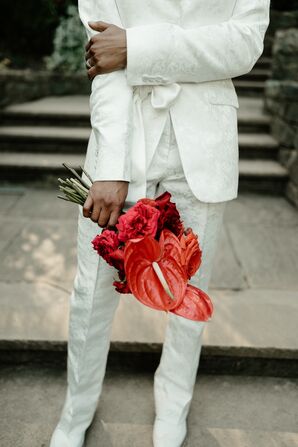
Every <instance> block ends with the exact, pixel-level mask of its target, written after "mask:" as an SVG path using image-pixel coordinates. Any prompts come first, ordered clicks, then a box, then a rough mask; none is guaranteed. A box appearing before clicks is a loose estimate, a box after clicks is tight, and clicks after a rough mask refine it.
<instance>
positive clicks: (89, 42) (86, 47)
mask: <svg viewBox="0 0 298 447" xmlns="http://www.w3.org/2000/svg"><path fill="white" fill-rule="evenodd" d="M91 45H92V41H91V39H89V40H88V42H87V43H86V45H85V50H86V51H89V49H90V47H91Z"/></svg>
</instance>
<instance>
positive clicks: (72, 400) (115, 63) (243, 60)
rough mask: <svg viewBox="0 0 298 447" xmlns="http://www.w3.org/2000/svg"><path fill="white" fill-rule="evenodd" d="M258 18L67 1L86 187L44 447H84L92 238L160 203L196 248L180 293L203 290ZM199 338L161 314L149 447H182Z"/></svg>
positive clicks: (98, 348)
mask: <svg viewBox="0 0 298 447" xmlns="http://www.w3.org/2000/svg"><path fill="white" fill-rule="evenodd" d="M269 9H270V0H220V1H219V0H208V1H207V0H187V1H182V0H79V14H80V17H81V20H82V22H83V24H84V26H85V28H86V31H87V35H88V38H89V39H90V41H89V43H88V45H87V47H86V51H87V55H86V60H87V62H86V64H87V68H88V74H89V78H90V79H92V91H91V96H90V109H91V125H92V131H91V135H90V139H89V144H88V148H87V154H86V161H85V168H86V170H87V171H88V172H89V173H90V175H91V176H92V178H93V179H94V183H93V186H92V188H91V191H90V194H89V196H88V198H87V200H86V203H85V205H84V207H83V208H82V207H79V221H78V247H77V249H78V250H77V252H78V255H77V260H78V266H77V273H76V277H75V281H74V287H73V292H72V295H71V300H70V321H69V338H68V358H67V360H68V362H67V385H68V386H67V393H66V399H65V402H64V406H63V409H62V413H61V415H60V419H59V422H58V424H57V426H56V428H55V430H54V432H53V434H52V437H51V443H50V447H82V446H83V444H84V438H85V432H86V429H87V428H88V427H89V425H90V424H91V422H92V419H93V416H94V412H95V410H96V407H97V403H98V399H99V397H100V394H101V389H102V383H103V379H104V375H105V370H106V361H107V355H108V351H109V346H110V331H111V326H112V321H113V317H114V314H115V311H116V309H117V306H118V303H119V297H120V294H119V293H117V292H116V291H115V290H114V288H113V286H112V282H113V277H114V274H115V271H114V269H113V267H111V266H109V265H107V264H106V263H105V262H104V261H103V260H102V259H100V258H99V257H98V255H97V254H96V253H95V251H94V250H93V249H92V247H91V244H90V241H91V240H92V238H93V237H94V236H95V235H96V234H98V232H99V231H98V230H99V227H105V226H110V225H114V224H115V223H116V221H117V218H118V217H119V214H120V212H121V210H122V209H123V210H125V209H126V208H128V207H129V206H131V205H132V204H133V203H135V202H136V200H138V199H139V198H141V197H145V196H147V197H154V196H157V195H159V194H160V193H162V192H164V191H165V190H168V191H169V192H170V193H171V194H172V198H173V201H175V202H176V204H177V206H178V209H179V211H180V213H181V217H182V219H183V220H184V223H185V225H186V226H190V227H192V228H193V230H194V232H195V233H197V234H198V235H199V241H200V245H201V248H202V251H203V261H202V265H201V267H200V269H199V270H198V272H197V274H196V275H195V276H194V277H193V278H192V280H191V282H193V284H195V285H197V286H198V287H200V288H201V289H203V290H205V291H207V290H208V284H209V279H210V275H211V269H212V261H213V258H214V253H215V248H216V241H217V237H218V233H219V231H220V228H221V224H222V218H223V213H224V209H225V204H226V202H227V201H229V200H232V199H234V198H236V197H237V192H238V157H239V154H238V152H239V148H238V132H237V130H238V129H237V108H238V107H239V103H238V98H237V94H236V92H235V88H234V85H233V82H232V80H231V78H233V77H236V76H240V75H243V74H245V73H247V72H249V71H250V70H251V68H252V67H253V66H254V64H255V63H256V61H257V59H258V58H259V57H260V55H261V54H262V52H263V46H264V36H265V32H266V29H267V27H268V24H269ZM95 21H96V23H94V22H95ZM90 22H93V23H90ZM122 298H123V296H122ZM204 326H205V323H204V322H202V321H192V320H188V319H186V318H184V317H180V316H177V315H175V314H172V313H169V314H168V323H167V328H166V333H165V338H164V343H163V349H162V355H161V359H160V363H159V366H158V368H157V370H156V372H155V374H154V397H155V412H156V416H155V420H154V426H153V445H154V447H181V446H182V444H183V442H184V440H185V438H186V434H187V415H188V412H189V408H190V404H191V400H192V396H193V389H194V384H195V380H196V374H197V369H198V365H199V358H200V352H201V338H202V333H203V329H204ZM140 445H141V441H140Z"/></svg>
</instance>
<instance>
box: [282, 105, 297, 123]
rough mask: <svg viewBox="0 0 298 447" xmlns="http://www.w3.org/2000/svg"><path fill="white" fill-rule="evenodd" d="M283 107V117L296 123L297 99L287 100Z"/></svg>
mask: <svg viewBox="0 0 298 447" xmlns="http://www.w3.org/2000/svg"><path fill="white" fill-rule="evenodd" d="M281 109H283V116H284V119H285V120H286V121H288V122H290V123H293V124H297V125H298V100H297V102H287V103H286V104H285V107H284V108H282V107H281V108H280V110H281Z"/></svg>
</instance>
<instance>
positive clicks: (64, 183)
mask: <svg viewBox="0 0 298 447" xmlns="http://www.w3.org/2000/svg"><path fill="white" fill-rule="evenodd" d="M63 166H64V167H65V168H66V169H67V170H68V171H69V172H70V173H71V174H72V175H73V176H74V178H67V179H66V180H64V179H62V178H58V182H59V183H60V184H59V189H60V191H62V192H63V194H64V195H63V196H61V195H59V196H58V198H59V199H62V200H66V201H67V202H72V203H77V204H78V205H82V206H83V205H84V203H85V201H86V199H87V197H88V193H89V189H90V187H91V185H92V183H93V180H92V178H91V177H90V175H89V174H88V172H86V171H85V170H84V169H83V168H82V167H81V166H80V169H81V170H82V172H83V173H84V174H85V175H86V177H87V178H88V180H89V181H90V184H88V183H87V182H85V180H83V179H82V177H80V176H79V174H78V173H77V172H76V171H75V169H73V168H71V167H70V166H68V165H67V164H66V163H63Z"/></svg>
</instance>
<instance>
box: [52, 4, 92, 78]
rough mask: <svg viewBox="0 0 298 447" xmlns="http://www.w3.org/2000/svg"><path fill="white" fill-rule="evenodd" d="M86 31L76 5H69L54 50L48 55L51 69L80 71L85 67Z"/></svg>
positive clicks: (57, 30) (61, 20) (55, 37)
mask: <svg viewBox="0 0 298 447" xmlns="http://www.w3.org/2000/svg"><path fill="white" fill-rule="evenodd" d="M86 40H87V37H86V32H85V29H84V27H83V25H82V23H81V21H80V18H79V14H78V10H77V8H76V6H74V5H69V6H68V7H67V14H66V17H62V18H61V19H60V23H59V25H58V27H57V29H56V32H55V36H54V42H53V44H54V51H53V53H52V55H51V56H49V57H46V58H45V61H46V67H47V68H48V69H49V70H58V71H66V72H68V73H69V72H78V71H82V70H84V69H85V58H84V54H85V44H86Z"/></svg>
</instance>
